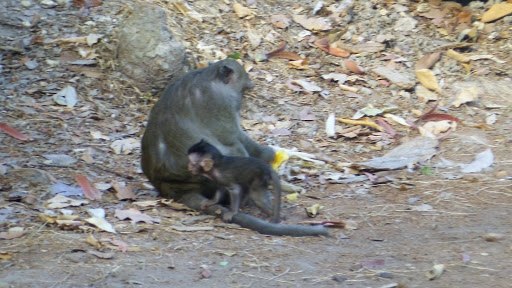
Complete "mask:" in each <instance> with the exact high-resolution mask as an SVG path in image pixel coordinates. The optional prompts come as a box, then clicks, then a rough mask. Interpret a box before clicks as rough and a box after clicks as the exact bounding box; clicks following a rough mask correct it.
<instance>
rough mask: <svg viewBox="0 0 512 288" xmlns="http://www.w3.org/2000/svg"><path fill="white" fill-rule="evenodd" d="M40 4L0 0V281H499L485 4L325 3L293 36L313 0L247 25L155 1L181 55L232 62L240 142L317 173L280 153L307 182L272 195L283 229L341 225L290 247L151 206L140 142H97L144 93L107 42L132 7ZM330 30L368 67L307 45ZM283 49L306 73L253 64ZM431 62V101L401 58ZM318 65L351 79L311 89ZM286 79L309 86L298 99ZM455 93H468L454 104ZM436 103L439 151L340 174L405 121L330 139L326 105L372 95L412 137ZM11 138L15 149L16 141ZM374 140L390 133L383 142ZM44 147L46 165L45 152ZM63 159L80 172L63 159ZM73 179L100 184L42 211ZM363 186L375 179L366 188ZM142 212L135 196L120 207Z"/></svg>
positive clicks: (496, 100) (497, 82) (496, 137)
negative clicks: (61, 97)
mask: <svg viewBox="0 0 512 288" xmlns="http://www.w3.org/2000/svg"><path fill="white" fill-rule="evenodd" d="M52 2H53V1H47V0H45V1H31V0H28V1H14V0H12V1H10V0H3V1H0V103H1V105H0V112H1V113H0V123H2V127H0V128H1V130H2V131H3V132H0V287H162V286H164V287H165V286H167V287H401V288H404V287H510V272H511V271H512V270H511V268H510V267H512V224H511V223H512V216H511V213H512V206H511V205H512V201H511V200H512V199H511V198H512V177H511V176H512V175H511V172H510V171H512V170H511V166H512V156H511V153H510V152H511V150H510V148H509V146H510V145H511V143H512V136H511V135H512V133H511V132H512V128H511V127H512V125H511V124H512V113H511V112H512V111H511V107H512V105H511V104H512V78H511V75H512V70H511V69H510V63H511V61H512V58H511V56H510V55H512V41H511V36H510V35H511V33H512V26H511V24H510V23H511V22H512V16H508V17H504V18H501V19H498V20H496V21H493V22H491V23H487V24H483V23H482V22H478V20H479V19H481V17H482V15H483V13H484V12H486V11H488V10H489V9H490V7H491V5H492V4H494V3H495V2H497V1H487V2H478V1H475V2H471V3H470V4H468V3H463V4H465V6H457V5H456V4H455V2H447V1H443V2H442V3H441V4H436V1H430V4H428V2H427V1H425V2H424V1H374V0H372V1H353V2H354V3H352V4H351V5H352V7H353V9H351V12H346V11H345V10H343V11H344V12H343V13H341V14H340V15H339V17H338V18H336V19H335V18H334V17H332V14H330V12H329V11H328V9H327V7H329V6H330V5H342V4H344V3H351V2H352V1H318V2H324V3H323V8H322V9H321V10H319V11H318V12H317V16H315V17H319V18H322V19H325V18H329V15H331V18H329V19H330V21H332V22H331V23H332V27H329V28H327V29H324V30H323V31H312V32H311V34H308V33H306V32H304V31H309V30H315V29H313V28H310V29H309V30H308V29H305V28H304V27H302V26H301V25H299V24H298V23H297V21H294V20H291V19H292V16H291V15H293V14H301V15H306V16H307V17H313V16H312V14H313V13H312V11H313V10H314V7H315V4H317V3H318V2H316V1H315V3H313V2H314V1H303V0H299V1H248V2H250V3H247V2H245V1H244V2H243V3H242V2H240V3H241V4H243V5H244V6H245V7H249V8H251V9H252V11H253V12H252V13H253V15H252V16H251V15H249V16H248V17H245V18H240V17H238V15H237V14H236V13H235V11H234V9H233V4H234V3H235V2H233V1H189V4H190V9H191V11H195V12H196V13H197V14H193V13H190V12H189V13H188V14H187V13H186V12H184V13H182V12H180V9H178V8H177V7H182V9H181V11H186V9H185V10H183V7H185V6H179V5H173V4H172V2H171V1H162V2H158V1H155V2H154V3H156V4H157V5H160V6H161V7H163V8H164V9H165V10H166V12H167V13H168V16H169V17H170V19H172V20H170V22H169V23H170V28H171V30H172V31H173V33H175V34H176V35H177V36H178V37H179V38H180V39H181V40H182V41H183V43H184V44H185V46H186V48H187V53H189V55H190V58H191V59H192V60H194V61H195V62H196V63H200V64H205V63H208V62H209V61H215V60H217V58H216V57H219V55H220V56H222V55H229V54H234V53H237V52H238V53H241V55H242V56H241V58H242V59H243V60H244V64H245V66H246V67H250V71H249V74H250V76H251V78H252V79H253V81H254V83H255V86H256V88H255V89H254V90H252V91H250V92H249V93H248V95H247V97H246V98H245V103H244V107H243V109H242V118H243V119H244V122H243V125H244V128H246V130H247V131H248V133H249V135H250V136H251V137H252V138H253V139H255V140H257V141H259V142H260V143H265V144H269V145H275V146H279V147H284V148H287V149H292V148H296V149H298V150H299V151H302V152H307V153H311V154H313V155H314V156H315V157H316V159H317V160H321V161H324V162H325V164H323V165H322V164H314V163H312V162H310V161H306V160H302V159H299V158H293V157H292V158H291V159H290V160H289V161H288V162H287V163H286V164H285V165H284V166H283V167H282V170H281V171H280V173H281V176H282V179H284V180H286V181H288V182H290V183H293V184H295V185H297V186H299V187H302V188H304V189H305V191H306V192H305V193H304V194H300V195H298V197H297V199H290V198H287V197H283V202H284V203H283V211H282V214H283V217H284V218H285V220H284V223H300V222H302V221H308V220H318V221H322V220H330V221H342V222H345V223H347V227H346V228H345V229H340V228H329V229H330V232H331V235H330V237H301V238H293V237H277V236H265V235H261V234H258V233H255V232H253V231H250V230H246V229H241V228H239V227H237V226H236V225H232V224H226V223H223V222H222V221H220V220H218V219H215V218H213V217H203V216H202V215H201V213H197V212H194V211H187V210H183V209H181V208H180V207H179V206H177V205H174V204H173V203H170V204H169V202H166V201H159V202H157V201H156V200H158V199H159V198H158V197H157V195H156V192H155V191H154V190H153V189H152V188H151V187H150V186H149V185H148V183H147V179H146V178H145V177H144V175H143V174H142V172H141V169H140V165H139V161H140V152H139V149H138V148H133V150H130V151H128V154H123V153H116V151H115V150H114V149H113V148H112V147H111V145H112V143H113V142H114V141H115V140H123V139H131V138H133V139H136V140H137V141H138V140H140V138H141V137H142V133H143V132H144V127H145V123H146V121H147V115H148V113H149V111H150V108H151V106H152V104H153V103H154V102H155V101H156V96H155V95H150V94H148V93H145V92H144V91H140V90H139V89H137V88H136V87H134V86H133V85H131V84H130V82H129V81H128V80H126V79H124V78H121V77H120V75H119V73H118V72H117V71H116V70H115V67H116V66H115V65H116V58H115V48H113V47H115V45H116V39H115V34H114V33H113V32H114V31H115V29H116V28H117V26H118V25H119V23H120V20H121V18H123V17H125V16H126V14H127V13H136V10H133V9H134V8H133V7H135V6H134V5H135V2H133V1H104V3H103V5H101V6H98V5H97V4H98V3H99V2H97V1H94V0H90V1H89V0H88V1H73V3H72V4H66V2H67V1H56V2H53V4H52ZM251 3H253V4H251ZM84 5H85V6H90V7H87V9H86V7H85V6H84ZM429 5H430V6H429ZM436 5H441V6H436ZM511 5H512V4H511ZM432 7H434V8H435V7H441V8H442V9H441V8H439V9H437V10H436V9H434V8H432ZM447 7H448V8H447ZM425 9H427V10H428V9H430V10H429V11H430V12H431V14H426V13H427V11H426V10H425ZM443 9H445V10H443ZM347 11H348V10H347ZM436 11H437V13H438V14H436V15H434V14H435V13H434V12H436ZM439 11H444V12H443V13H441V12H439ZM345 12H346V13H345ZM439 13H441V14H439ZM184 14H186V15H184ZM280 14H283V15H285V16H286V17H288V18H289V19H290V20H291V21H290V23H289V26H288V27H287V28H279V27H276V26H275V25H274V24H272V23H271V22H272V21H271V19H273V18H271V17H272V16H273V15H280ZM194 15H195V16H194ZM197 15H201V16H202V22H200V21H198V19H197V18H198V17H197ZM432 15H434V16H432ZM440 15H441V16H440ZM468 15H469V18H468ZM280 17H281V16H280ZM279 19H283V18H279ZM397 23H398V24H397ZM473 27H478V29H473V30H471V28H473ZM335 29H339V30H337V31H338V32H339V31H341V33H338V34H339V35H338V36H336V35H335V34H336V33H334V32H336V31H335ZM317 30H318V29H317ZM320 30H321V29H320ZM475 31H476V34H471V33H474V32H475ZM90 34H99V35H102V37H101V38H100V40H99V42H98V43H92V44H91V45H87V44H85V43H79V42H76V41H75V42H71V43H66V42H62V41H54V40H56V39H69V38H73V37H84V36H88V35H90ZM249 34H251V35H252V36H250V37H249V36H248V35H249ZM255 35H256V36H255ZM258 35H259V36H261V39H260V42H258V41H256V40H257V38H258ZM331 36H332V37H333V38H329V39H330V41H331V40H333V39H334V40H336V41H341V42H343V43H345V44H351V45H356V44H358V45H360V46H359V48H357V49H356V48H354V49H353V51H351V53H350V56H349V57H348V58H349V59H352V60H354V61H355V62H356V63H357V64H358V65H359V66H361V67H363V68H364V70H365V71H364V73H362V74H356V73H358V72H360V71H357V69H354V68H350V67H347V66H349V65H350V64H347V62H345V61H344V60H345V59H346V57H345V58H344V57H338V56H336V55H332V54H333V53H334V52H333V53H331V55H330V54H329V52H332V51H324V50H326V49H324V50H322V49H319V48H318V47H317V46H316V45H314V40H315V39H321V38H324V37H331ZM251 37H252V38H251ZM249 38H250V39H249ZM251 39H252V40H251ZM255 39H256V40H255ZM379 39H380V40H379ZM459 39H461V43H463V45H461V44H457V43H458V42H457V40H459ZM334 40H333V42H334ZM282 41H286V42H287V43H288V44H287V47H286V51H289V52H292V53H295V54H296V55H300V56H302V57H303V58H304V57H307V58H308V63H307V64H306V63H305V62H303V63H302V65H307V66H308V67H307V69H302V70H301V69H294V68H291V67H290V63H289V62H290V60H289V59H283V58H282V57H280V58H279V57H276V58H272V59H270V60H269V61H264V62H256V61H252V59H254V58H255V55H261V54H265V53H269V52H270V51H273V50H275V49H276V48H277V47H278V46H279V44H280V43H281V42H282ZM253 42H254V43H253ZM368 43H380V44H381V46H378V47H380V48H379V49H377V50H371V49H370V48H371V47H375V46H372V45H370V44H368ZM205 46H212V47H213V48H209V49H204V48H201V47H205ZM361 47H362V48H361ZM345 48H346V47H345ZM450 48H454V50H455V51H456V52H457V53H459V55H464V56H466V57H470V56H475V55H477V56H478V55H480V56H481V55H487V56H486V57H480V58H478V57H474V58H471V59H469V60H462V61H460V60H456V59H455V58H454V57H450V56H448V55H447V54H446V52H447V51H448V50H449V49H450ZM327 50H328V49H327ZM355 50H358V51H355ZM433 51H439V52H441V59H440V60H439V61H438V62H437V63H436V64H435V65H434V66H433V67H432V68H431V70H432V71H434V73H435V75H436V79H437V83H439V86H440V88H439V89H438V92H439V93H438V94H437V96H436V97H439V101H438V102H435V101H430V102H427V103H425V101H421V99H420V98H421V96H422V95H424V94H422V93H424V92H421V91H418V86H421V84H420V83H419V82H418V79H417V78H416V77H415V76H414V69H415V68H414V67H415V65H416V64H417V62H418V60H419V59H420V58H421V57H422V56H424V55H427V54H428V53H429V52H433ZM91 53H93V54H91ZM491 56H492V57H491ZM285 58H286V57H285ZM76 60H88V61H89V60H93V61H90V62H87V61H85V62H73V61H76ZM194 61H193V62H194ZM70 62H73V63H70ZM378 67H391V68H394V69H396V70H397V71H401V73H404V74H407V75H409V74H410V75H412V77H411V79H414V80H412V82H413V84H412V85H410V86H408V87H405V86H407V85H408V84H407V83H406V84H403V83H399V82H400V81H394V80H392V79H389V78H387V77H386V76H385V75H381V74H379V73H377V72H375V70H374V69H376V68H378ZM303 68H304V67H303ZM328 73H342V74H347V75H349V78H350V77H352V78H350V79H348V80H347V81H346V82H345V83H344V84H343V85H344V86H340V85H339V83H336V82H334V81H331V80H325V79H323V78H322V75H326V74H328ZM290 79H293V80H296V79H304V80H307V81H310V82H311V83H315V84H316V85H318V86H319V87H320V88H321V90H322V91H321V92H318V91H311V92H308V91H294V90H293V89H297V86H291V84H290V83H289V82H290V81H289V80H290ZM405 82H407V81H405ZM422 83H423V82H422ZM423 84H424V83H423ZM68 85H69V86H72V87H74V88H75V89H76V91H77V94H78V102H77V104H76V106H74V107H73V108H68V107H66V106H62V105H59V104H57V103H56V102H55V101H54V100H53V96H54V95H55V94H56V93H57V92H59V91H60V90H61V89H63V88H64V87H66V86H68ZM468 87H469V90H467V91H473V92H474V91H476V92H475V93H477V95H478V97H477V98H475V99H473V100H472V101H470V102H467V103H463V104H461V105H460V106H459V105H453V104H452V103H453V101H454V100H455V99H456V98H457V95H460V93H461V91H464V89H466V88H468ZM303 90H308V88H307V87H306V88H305V87H303ZM433 90H435V89H433ZM435 103H438V104H439V106H438V107H437V110H436V112H435V113H438V114H442V116H436V117H441V118H438V119H433V118H430V120H432V121H430V122H436V121H433V120H454V119H457V121H458V122H457V123H458V125H457V127H456V129H453V128H452V129H451V130H449V131H448V132H444V133H440V134H437V136H438V138H439V139H440V143H439V145H438V147H437V153H436V155H435V156H433V157H432V158H431V159H428V160H426V161H424V162H421V163H419V164H418V165H416V166H415V167H410V168H401V169H396V170H391V171H384V172H377V171H366V172H367V173H369V174H364V173H363V171H355V170H349V169H346V167H348V166H347V165H348V164H347V163H358V162H364V161H367V160H369V159H372V158H376V157H379V156H382V155H384V154H385V153H387V152H389V151H391V150H392V149H393V148H395V147H397V146H398V145H399V144H400V143H405V142H408V141H410V140H411V139H413V138H415V137H416V136H418V135H419V132H418V129H416V128H414V127H410V126H405V125H401V124H398V123H397V122H394V121H391V120H388V123H389V124H390V126H391V127H392V128H391V129H392V130H385V131H384V132H382V133H380V134H379V133H376V130H373V129H370V128H368V127H366V126H364V127H363V128H361V130H357V131H355V132H354V133H355V134H354V135H350V134H347V133H346V131H343V129H346V128H350V127H352V125H349V124H344V123H341V122H337V123H336V125H337V127H336V129H337V130H336V131H337V133H336V137H328V136H327V134H326V128H325V127H326V121H327V118H328V116H329V113H335V115H336V117H337V118H350V117H352V116H353V115H354V113H355V112H356V111H358V110H360V109H362V108H364V107H366V106H367V105H368V104H371V105H373V107H375V108H379V109H385V108H387V107H393V109H392V112H390V113H393V114H394V115H396V116H398V117H401V118H402V119H407V120H410V119H416V120H417V121H416V124H417V125H418V126H422V125H423V124H425V123H427V122H429V121H428V120H429V119H428V118H424V119H419V118H420V114H421V113H426V112H427V111H429V110H430V109H431V108H432V107H434V106H435V105H436V104H435ZM457 106H459V107H457ZM305 109H310V110H305ZM418 111H419V114H418ZM447 115H448V116H447ZM380 116H382V115H380ZM378 117H379V116H375V117H372V119H374V120H375V119H377V118H378ZM418 119H419V120H418ZM452 122H455V121H452ZM409 123H410V122H409ZM6 125H8V126H6ZM6 127H7V128H6ZM9 127H13V128H14V129H16V130H17V131H19V132H21V133H23V134H24V135H27V136H28V137H27V138H28V139H26V140H20V139H17V138H16V137H15V136H16V135H17V134H16V132H12V130H10V128H9ZM390 131H395V132H396V133H397V136H395V137H385V136H386V135H389V134H390V133H391V132H390ZM98 133H101V134H98ZM386 133H387V134H386ZM17 136H18V138H22V139H24V137H20V135H17ZM486 149H491V151H492V155H493V156H494V158H493V162H492V165H490V167H486V168H484V169H483V170H481V171H477V172H474V173H466V172H464V171H463V170H461V168H460V167H459V166H458V165H457V164H461V163H464V164H468V163H470V162H472V161H473V160H474V159H475V157H476V155H477V154H478V153H480V152H482V151H484V150H486ZM51 154H53V155H59V157H57V158H52V159H53V160H51V159H50V158H51V157H49V156H47V155H51ZM45 155H46V156H45ZM62 155H65V156H67V157H69V158H73V159H75V160H77V161H74V162H70V163H67V162H66V161H67V160H69V158H67V157H64V156H62ZM446 160H449V161H452V163H450V162H448V161H446ZM52 161H53V162H52ZM453 163H455V164H453ZM487 166H489V165H487ZM340 173H341V174H343V175H345V176H346V175H348V174H351V173H355V174H359V175H369V176H370V178H369V179H368V178H366V180H363V181H359V182H351V183H344V182H342V181H339V180H336V179H334V177H333V176H332V175H338V174H340ZM77 175H84V176H86V177H87V179H89V181H91V182H92V183H95V184H103V185H100V186H98V187H100V188H99V190H100V191H101V192H102V194H103V197H102V199H101V200H90V201H89V202H88V203H85V204H83V205H79V206H68V207H65V208H52V207H51V206H49V202H48V200H49V199H52V198H53V197H54V196H55V194H56V192H55V189H54V187H55V184H66V185H69V186H66V187H67V188H65V189H64V190H66V191H67V192H69V191H70V190H71V188H70V187H79V184H78V182H77V180H76V178H77ZM373 176H380V177H387V178H385V179H386V181H380V182H379V181H371V180H370V179H372V178H373ZM112 181H117V182H126V183H128V184H129V185H130V186H131V187H132V190H133V192H134V193H135V194H136V199H135V200H119V199H118V198H117V197H116V193H115V192H114V189H112V188H109V187H110V186H108V185H106V184H109V183H112ZM101 187H103V188H101ZM69 193H71V192H69ZM71 194H72V193H71ZM71 194H69V195H71ZM69 197H70V198H73V199H75V200H83V199H84V198H83V196H82V195H80V196H76V195H75V196H73V195H71V196H69ZM160 200H161V199H160ZM142 201H149V202H146V203H150V204H148V205H147V206H141V205H136V203H135V202H139V203H140V202H142ZM151 203H152V204H151ZM166 203H167V204H166ZM314 204H320V205H321V206H322V207H321V209H320V212H319V215H317V216H316V218H308V216H307V215H306V213H305V208H306V207H310V206H312V205H314ZM93 208H102V209H104V211H106V220H107V221H108V222H109V223H111V224H112V225H113V228H114V229H115V230H116V231H117V233H111V232H106V231H104V229H103V230H102V229H101V228H98V227H97V225H92V224H91V223H89V222H87V220H86V219H88V218H89V217H90V215H89V212H88V210H89V209H93ZM129 208H135V209H138V210H140V211H141V212H142V213H144V214H145V215H149V216H151V219H158V220H155V221H152V220H147V221H146V222H137V223H132V222H131V221H129V220H121V219H119V218H118V217H115V213H116V210H118V209H129ZM247 209H248V213H252V214H256V215H259V212H258V211H255V210H254V209H251V208H247ZM62 210H68V211H71V212H72V214H73V215H76V216H77V218H73V220H71V221H75V222H56V219H61V218H58V217H57V216H56V215H61V214H63V213H68V212H65V211H64V212H63V211H62ZM68 220H69V219H68ZM63 223H71V224H63ZM77 223H78V224H77ZM20 229H22V232H20ZM187 230H188V231H187ZM435 265H437V266H435ZM441 265H444V266H442V267H443V268H442V269H441V270H442V274H440V275H437V276H435V277H434V276H433V277H432V278H435V279H429V278H428V277H427V274H428V272H429V271H430V270H432V269H434V266H435V267H436V268H439V267H441Z"/></svg>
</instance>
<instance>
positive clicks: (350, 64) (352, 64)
mask: <svg viewBox="0 0 512 288" xmlns="http://www.w3.org/2000/svg"><path fill="white" fill-rule="evenodd" d="M344 63H345V68H347V70H349V71H350V72H352V73H356V74H363V73H364V68H362V67H361V66H359V65H357V63H356V61H354V60H352V59H345V61H344Z"/></svg>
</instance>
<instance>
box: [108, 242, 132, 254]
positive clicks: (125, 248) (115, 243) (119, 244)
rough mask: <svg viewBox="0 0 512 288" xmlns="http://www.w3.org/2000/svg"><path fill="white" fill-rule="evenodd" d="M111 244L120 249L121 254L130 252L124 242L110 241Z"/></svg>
mask: <svg viewBox="0 0 512 288" xmlns="http://www.w3.org/2000/svg"><path fill="white" fill-rule="evenodd" d="M110 243H112V245H115V246H117V247H119V250H121V252H126V251H127V250H128V244H127V243H126V242H124V241H121V240H110Z"/></svg>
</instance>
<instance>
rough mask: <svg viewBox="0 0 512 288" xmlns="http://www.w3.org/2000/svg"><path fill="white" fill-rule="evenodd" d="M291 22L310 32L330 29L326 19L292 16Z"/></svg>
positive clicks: (330, 26)
mask: <svg viewBox="0 0 512 288" xmlns="http://www.w3.org/2000/svg"><path fill="white" fill-rule="evenodd" d="M292 17H293V20H294V21H295V22H297V23H299V24H300V25H301V26H302V27H304V28H306V29H308V30H312V31H326V30H330V29H332V25H331V22H330V21H329V20H328V19H327V18H321V17H311V18H308V16H306V15H293V16H292Z"/></svg>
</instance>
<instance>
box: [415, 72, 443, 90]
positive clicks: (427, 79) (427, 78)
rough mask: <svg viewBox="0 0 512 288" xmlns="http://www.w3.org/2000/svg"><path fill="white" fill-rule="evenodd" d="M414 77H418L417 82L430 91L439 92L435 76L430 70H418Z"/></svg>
mask: <svg viewBox="0 0 512 288" xmlns="http://www.w3.org/2000/svg"><path fill="white" fill-rule="evenodd" d="M415 73H416V77H418V81H420V83H421V85H423V86H425V87H426V88H428V89H430V90H434V91H437V92H439V91H440V88H439V85H438V84H437V79H436V76H435V75H434V72H433V71H432V70H430V69H420V70H416V71H415Z"/></svg>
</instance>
